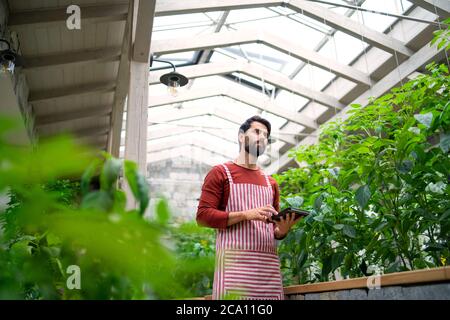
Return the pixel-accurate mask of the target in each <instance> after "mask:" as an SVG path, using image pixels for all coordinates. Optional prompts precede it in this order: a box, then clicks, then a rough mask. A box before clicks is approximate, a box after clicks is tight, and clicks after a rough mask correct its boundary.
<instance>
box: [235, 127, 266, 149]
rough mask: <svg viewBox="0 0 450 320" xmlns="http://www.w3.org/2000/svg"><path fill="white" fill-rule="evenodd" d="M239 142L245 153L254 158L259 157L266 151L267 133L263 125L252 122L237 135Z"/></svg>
mask: <svg viewBox="0 0 450 320" xmlns="http://www.w3.org/2000/svg"><path fill="white" fill-rule="evenodd" d="M239 141H240V142H241V145H244V148H245V151H246V152H247V153H249V154H251V155H253V156H255V157H259V156H260V155H262V154H263V153H264V151H265V150H266V146H267V143H268V132H267V128H266V126H265V125H263V124H262V123H260V122H256V121H254V122H252V124H251V126H250V128H249V129H248V130H247V131H246V132H245V133H241V134H239Z"/></svg>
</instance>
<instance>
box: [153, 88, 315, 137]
mask: <svg viewBox="0 0 450 320" xmlns="http://www.w3.org/2000/svg"><path fill="white" fill-rule="evenodd" d="M247 91H248V90H245V89H242V88H241V87H240V86H239V85H237V84H233V83H230V84H229V85H228V87H226V88H225V87H222V86H221V87H212V88H202V89H201V90H189V91H187V92H183V93H182V94H179V95H178V96H177V97H172V96H167V95H162V96H151V97H150V98H149V108H151V107H156V106H161V105H166V104H173V103H180V102H185V101H192V100H197V99H203V98H208V97H214V96H227V97H230V98H232V99H235V100H238V101H241V102H243V103H246V104H248V105H251V106H253V107H255V108H257V109H259V110H263V111H266V112H269V113H272V114H274V115H277V116H279V117H282V118H285V119H286V120H289V121H292V122H295V123H298V124H301V125H302V126H305V127H309V128H317V127H318V125H317V123H316V122H315V121H314V120H313V119H311V118H309V117H307V116H304V115H301V114H300V113H297V112H292V111H289V110H286V109H285V108H282V107H280V106H279V105H277V104H276V103H274V102H271V101H269V100H265V99H262V98H261V97H260V95H257V94H252V93H251V92H247Z"/></svg>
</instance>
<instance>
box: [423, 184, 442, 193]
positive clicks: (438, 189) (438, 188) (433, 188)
mask: <svg viewBox="0 0 450 320" xmlns="http://www.w3.org/2000/svg"><path fill="white" fill-rule="evenodd" d="M446 186H447V185H446V184H445V183H444V182H443V181H438V182H436V183H433V182H430V183H429V184H428V185H427V186H426V187H425V191H427V192H433V193H437V194H444V190H445V188H446Z"/></svg>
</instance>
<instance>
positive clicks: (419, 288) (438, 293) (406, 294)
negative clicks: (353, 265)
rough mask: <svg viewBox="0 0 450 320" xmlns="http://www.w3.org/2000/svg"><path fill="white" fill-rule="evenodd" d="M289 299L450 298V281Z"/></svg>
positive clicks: (323, 293)
mask: <svg viewBox="0 0 450 320" xmlns="http://www.w3.org/2000/svg"><path fill="white" fill-rule="evenodd" d="M286 299H288V300H450V283H449V282H446V283H433V284H424V285H408V286H390V287H381V288H379V289H351V290H339V291H329V292H320V293H305V294H292V295H289V296H287V297H286Z"/></svg>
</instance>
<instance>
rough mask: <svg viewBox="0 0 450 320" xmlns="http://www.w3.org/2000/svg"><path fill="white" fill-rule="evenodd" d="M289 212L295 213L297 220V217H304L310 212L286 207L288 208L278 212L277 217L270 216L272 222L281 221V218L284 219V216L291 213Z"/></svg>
mask: <svg viewBox="0 0 450 320" xmlns="http://www.w3.org/2000/svg"><path fill="white" fill-rule="evenodd" d="M291 212H294V213H295V218H296V219H297V218H299V217H306V216H307V215H309V214H310V212H309V211H306V210H302V209H297V208H291V207H288V208H286V209H284V210H282V211H280V212H279V213H278V214H277V215H273V216H272V220H273V221H279V220H280V219H281V217H286V215H287V214H288V213H291Z"/></svg>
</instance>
